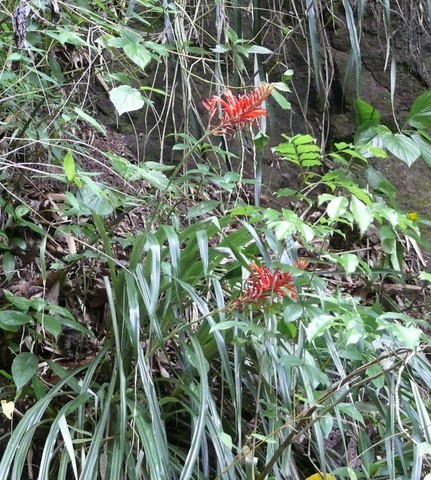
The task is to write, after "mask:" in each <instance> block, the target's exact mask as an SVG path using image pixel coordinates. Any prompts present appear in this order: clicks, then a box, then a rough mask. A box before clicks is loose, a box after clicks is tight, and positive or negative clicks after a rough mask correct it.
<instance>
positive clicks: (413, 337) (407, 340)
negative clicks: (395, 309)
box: [377, 315, 422, 350]
mask: <svg viewBox="0 0 431 480" xmlns="http://www.w3.org/2000/svg"><path fill="white" fill-rule="evenodd" d="M384 318H389V317H388V316H387V315H386V316H385V315H381V316H380V317H379V318H377V324H378V329H379V330H386V331H388V332H390V333H391V334H393V335H394V336H395V337H396V339H397V340H399V341H400V342H401V343H403V344H404V345H405V346H406V347H407V348H410V349H411V350H416V348H417V347H418V346H419V343H420V339H421V336H422V331H421V330H419V328H416V327H414V326H412V325H410V326H408V327H406V326H404V325H401V324H400V323H398V322H395V321H394V322H388V321H386V320H384Z"/></svg>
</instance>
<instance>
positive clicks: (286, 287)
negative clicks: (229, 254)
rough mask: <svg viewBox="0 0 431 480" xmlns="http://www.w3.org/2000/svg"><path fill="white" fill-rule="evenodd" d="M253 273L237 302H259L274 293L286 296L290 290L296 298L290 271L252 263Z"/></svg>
mask: <svg viewBox="0 0 431 480" xmlns="http://www.w3.org/2000/svg"><path fill="white" fill-rule="evenodd" d="M250 269H251V275H250V277H249V279H248V281H247V286H246V289H245V291H244V292H242V293H241V295H240V296H239V297H238V298H237V299H236V301H235V304H236V305H237V306H241V305H242V304H247V303H248V304H250V303H251V304H259V303H261V302H262V301H263V300H265V299H266V298H270V297H272V296H274V295H278V296H280V297H285V296H286V295H287V294H288V292H290V296H291V297H292V298H296V292H295V287H294V285H293V277H292V275H291V274H290V273H287V272H282V271H281V270H280V269H278V268H276V269H275V270H274V271H273V272H271V270H270V269H269V268H268V267H266V266H263V267H259V266H258V265H255V264H254V263H252V264H250Z"/></svg>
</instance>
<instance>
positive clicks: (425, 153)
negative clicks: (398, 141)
mask: <svg viewBox="0 0 431 480" xmlns="http://www.w3.org/2000/svg"><path fill="white" fill-rule="evenodd" d="M410 138H411V139H412V140H413V142H415V144H416V145H417V147H418V148H419V150H420V152H421V157H422V159H423V160H424V161H425V162H426V163H427V164H428V165H429V166H431V142H429V140H427V138H425V137H424V136H423V135H421V132H418V133H416V132H415V133H412V134H411V135H410Z"/></svg>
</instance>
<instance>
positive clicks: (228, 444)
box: [220, 432, 233, 449]
mask: <svg viewBox="0 0 431 480" xmlns="http://www.w3.org/2000/svg"><path fill="white" fill-rule="evenodd" d="M220 440H221V441H222V442H223V444H224V445H226V447H227V448H230V449H232V448H233V443H232V437H231V436H230V435H228V434H227V433H225V432H221V433H220Z"/></svg>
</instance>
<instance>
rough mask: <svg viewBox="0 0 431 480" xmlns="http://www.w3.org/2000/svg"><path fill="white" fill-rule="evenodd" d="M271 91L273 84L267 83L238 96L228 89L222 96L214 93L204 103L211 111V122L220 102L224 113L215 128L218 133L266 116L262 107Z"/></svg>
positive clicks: (242, 126)
mask: <svg viewBox="0 0 431 480" xmlns="http://www.w3.org/2000/svg"><path fill="white" fill-rule="evenodd" d="M271 91H272V85H271V84H265V83H263V84H262V85H260V86H259V87H257V88H255V89H254V90H253V91H251V92H248V93H246V94H245V95H240V96H238V97H234V96H233V95H232V92H231V91H230V90H226V91H225V92H223V93H222V94H221V95H220V96H217V95H213V96H212V97H211V98H210V99H208V100H206V101H204V102H203V105H204V107H205V108H206V109H207V110H208V112H209V121H210V123H211V121H212V119H213V117H214V115H215V114H216V113H217V104H220V106H221V113H222V114H221V116H220V118H219V123H218V124H217V125H216V126H215V127H213V128H214V129H215V131H216V133H226V132H227V131H228V130H230V129H232V128H234V127H238V128H240V129H241V128H244V126H245V125H246V124H247V123H256V121H257V119H258V118H260V117H263V116H265V115H266V110H265V109H264V108H262V103H263V102H264V101H265V100H266V99H267V98H268V97H269V95H270V94H271ZM222 97H224V98H222Z"/></svg>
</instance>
